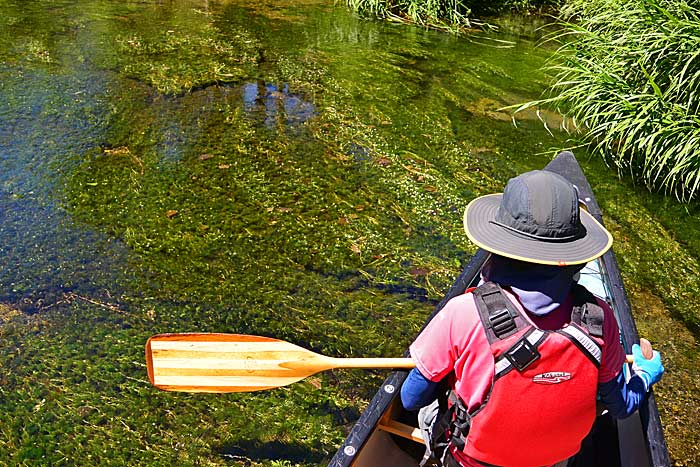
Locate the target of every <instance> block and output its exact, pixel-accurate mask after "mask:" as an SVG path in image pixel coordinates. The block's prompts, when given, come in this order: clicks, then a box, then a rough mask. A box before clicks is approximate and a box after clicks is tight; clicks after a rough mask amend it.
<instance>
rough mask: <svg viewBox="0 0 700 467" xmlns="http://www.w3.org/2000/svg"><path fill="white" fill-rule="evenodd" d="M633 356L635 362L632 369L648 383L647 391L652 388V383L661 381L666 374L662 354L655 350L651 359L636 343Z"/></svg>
mask: <svg viewBox="0 0 700 467" xmlns="http://www.w3.org/2000/svg"><path fill="white" fill-rule="evenodd" d="M632 356H633V357H634V364H633V365H632V370H634V372H635V373H636V374H638V375H639V376H640V377H641V378H642V380H644V383H645V385H646V388H647V391H648V390H649V388H651V385H652V384H656V383H658V382H659V380H660V379H661V377H662V376H663V374H664V365H663V364H662V363H661V354H660V353H659V352H657V351H656V350H654V352H653V355H652V357H651V358H650V359H648V358H646V357H644V354H643V353H642V348H641V347H640V346H639V344H634V345H633V346H632Z"/></svg>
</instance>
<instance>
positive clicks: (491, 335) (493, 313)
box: [472, 282, 529, 344]
mask: <svg viewBox="0 0 700 467" xmlns="http://www.w3.org/2000/svg"><path fill="white" fill-rule="evenodd" d="M472 294H473V295H474V303H475V304H476V308H477V310H478V311H479V316H480V318H481V322H482V323H483V325H484V331H486V338H487V339H488V341H489V344H493V343H494V342H496V341H498V340H501V339H505V338H507V337H508V336H511V335H513V334H515V333H516V332H518V331H519V330H520V329H523V328H525V327H528V326H529V324H528V323H527V322H526V321H525V319H524V318H523V317H522V316H521V315H520V312H519V311H518V309H517V308H516V307H515V305H513V304H512V303H511V301H510V300H508V297H506V296H505V294H504V293H503V290H502V289H501V287H500V286H499V285H498V284H495V283H493V282H486V283H485V284H482V285H480V286H479V287H477V288H476V289H474V291H473V292H472Z"/></svg>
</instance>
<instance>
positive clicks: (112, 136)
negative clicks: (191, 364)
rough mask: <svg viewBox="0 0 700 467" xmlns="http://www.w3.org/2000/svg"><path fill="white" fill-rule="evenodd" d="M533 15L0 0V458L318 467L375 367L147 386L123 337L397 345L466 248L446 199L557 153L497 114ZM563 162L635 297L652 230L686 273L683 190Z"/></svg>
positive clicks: (667, 295)
mask: <svg viewBox="0 0 700 467" xmlns="http://www.w3.org/2000/svg"><path fill="white" fill-rule="evenodd" d="M532 26H533V25H532V24H528V23H510V26H509V30H511V31H513V33H512V34H511V33H508V32H507V31H504V32H502V33H500V34H475V35H474V36H470V37H467V38H455V37H452V36H448V35H444V34H440V33H435V32H430V31H423V30H419V29H414V28H410V27H405V26H399V25H389V24H382V23H379V22H374V21H366V20H362V19H359V18H356V17H355V16H353V15H352V14H350V13H348V12H347V11H345V10H344V9H343V8H341V7H339V6H334V5H333V4H331V3H329V2H320V1H310V2H301V3H300V2H270V3H261V2H211V1H209V2H207V1H173V2H165V3H164V2H155V1H153V2H148V1H146V2H122V1H80V0H71V1H68V0H65V1H61V2H56V1H50V2H49V1H31V2H24V1H23V2H19V1H7V0H0V58H1V59H2V63H3V64H2V65H0V253H1V254H2V256H3V258H4V260H5V261H4V267H3V268H1V269H0V303H1V304H2V308H1V309H0V310H1V311H2V315H0V319H1V320H2V321H1V322H2V327H0V332H1V334H0V342H1V344H0V358H1V361H0V364H2V373H1V374H0V376H1V378H2V386H0V395H1V396H2V397H1V401H2V402H0V407H1V408H2V410H0V430H1V431H2V433H3V434H4V435H5V436H4V441H2V442H0V465H3V463H6V464H8V465H13V464H19V463H21V462H25V463H26V464H28V465H47V464H50V463H51V464H54V465H62V464H68V465H70V464H75V463H80V464H82V465H112V464H114V465H127V464H128V465H202V464H205V465H256V466H257V465H290V464H291V465H323V463H324V460H328V459H329V458H330V456H332V454H333V452H334V450H335V447H336V446H337V445H338V444H339V443H340V441H341V440H342V439H343V437H344V433H345V430H346V429H347V427H348V426H350V425H351V424H352V422H353V421H354V420H355V419H356V418H357V415H358V413H359V411H360V410H361V409H362V407H363V406H364V404H366V402H367V400H368V398H369V397H371V395H372V393H373V391H374V388H375V387H376V385H377V384H378V381H380V380H381V372H371V371H370V372H350V371H347V372H332V373H328V374H323V375H319V376H318V377H316V378H312V379H310V381H306V382H303V383H299V384H296V385H293V386H291V387H289V388H286V389H280V390H277V391H269V392H266V393H255V394H240V395H234V396H201V397H200V396H188V395H183V394H169V393H160V392H157V391H155V390H154V389H153V388H151V387H150V386H149V384H148V383H147V381H146V376H145V369H144V368H143V344H144V343H145V340H146V339H147V337H148V336H149V335H152V334H155V333H158V332H177V331H220V332H239V333H254V334H262V335H269V336H273V337H278V338H282V339H286V340H289V341H292V342H294V343H297V344H300V345H304V346H305V347H308V348H311V349H313V350H316V351H319V352H322V353H326V354H330V355H335V356H394V355H399V354H401V353H402V352H403V349H404V348H405V347H406V346H407V345H408V343H409V342H410V341H411V339H412V338H413V336H414V335H415V333H416V332H417V330H418V329H419V327H420V326H421V324H422V323H423V319H424V317H425V316H426V315H427V314H428V313H429V311H430V310H431V308H432V306H433V305H434V304H435V302H436V301H437V300H438V299H439V298H440V297H441V296H442V294H443V293H444V291H445V290H446V288H447V287H448V286H449V284H450V283H451V281H452V280H453V278H454V277H455V276H456V275H457V273H458V271H459V270H460V268H461V266H462V264H464V262H465V261H466V260H467V259H468V257H469V255H470V252H471V251H472V249H473V247H472V246H471V245H469V244H468V242H467V241H466V238H465V237H464V234H463V232H462V229H461V213H462V210H463V208H464V206H465V205H466V203H467V202H468V200H469V199H471V198H473V197H474V196H477V195H480V194H485V193H489V192H493V191H498V190H500V189H501V188H502V186H503V184H504V182H505V180H506V179H507V178H508V177H510V176H512V175H515V174H517V173H518V172H521V171H523V170H528V169H532V168H538V167H542V166H543V165H544V164H545V163H546V162H547V160H548V159H549V157H550V156H551V155H553V153H554V152H555V151H557V150H558V149H561V148H562V147H563V146H564V145H565V143H564V139H565V135H562V134H559V133H556V132H555V133H554V135H550V134H549V133H548V132H547V131H546V130H545V129H544V127H543V125H542V123H541V122H540V121H539V120H538V119H537V118H536V116H534V115H525V116H522V117H521V118H522V119H521V120H519V121H518V125H517V126H514V125H513V122H512V121H511V116H510V114H508V113H507V112H506V111H504V110H502V107H503V106H506V105H511V104H515V103H518V102H522V101H524V100H527V99H530V98H534V97H536V96H538V95H539V93H540V92H541V89H542V88H543V87H544V83H545V82H546V76H545V75H544V74H543V71H542V67H543V64H544V62H545V60H546V58H547V57H548V56H549V53H550V51H548V50H546V49H545V48H541V47H540V48H538V47H536V40H537V33H535V32H533V28H532ZM515 31H517V34H516V33H515ZM548 119H549V120H550V122H551V123H552V125H553V126H556V118H555V117H554V116H548ZM577 154H579V158H580V159H581V160H582V162H583V163H584V166H585V169H586V172H587V174H588V175H589V179H590V180H591V182H592V184H593V185H594V190H596V193H597V194H598V197H599V202H600V203H601V204H602V207H603V209H604V210H605V211H606V215H608V216H609V217H608V218H609V219H610V227H611V229H612V230H613V232H614V233H615V235H616V239H615V240H616V242H618V245H619V248H620V251H622V252H623V253H624V257H623V258H624V259H623V266H624V267H626V271H628V272H627V277H626V279H634V280H636V281H637V282H634V283H633V285H634V286H635V287H636V288H635V290H638V289H639V287H641V286H642V285H645V286H647V287H648V284H650V283H654V282H659V283H661V282H662V281H660V280H657V276H656V275H654V274H661V275H663V274H666V271H667V269H665V270H664V271H663V272H659V273H656V272H654V270H655V268H654V267H651V266H650V264H655V263H654V261H657V260H658V258H650V257H649V256H648V255H645V254H643V252H644V251H651V250H653V249H654V248H659V245H662V246H663V248H664V249H665V250H666V251H668V252H669V256H668V260H667V261H665V263H663V264H664V265H665V266H664V267H665V268H671V270H675V269H673V268H676V267H677V266H676V265H677V264H680V265H681V266H680V267H682V268H683V269H684V270H685V271H691V273H690V274H687V273H686V274H685V276H684V277H692V274H694V272H693V271H697V262H696V261H695V257H696V255H697V253H696V252H697V251H698V250H700V248H698V247H697V245H698V243H697V242H698V240H697V238H695V234H694V232H695V231H696V229H695V227H694V226H696V224H697V221H696V220H695V218H696V217H697V216H695V215H694V213H695V211H696V210H697V207H696V206H689V207H688V208H687V209H688V210H687V211H684V209H685V208H683V209H681V208H679V207H677V206H675V205H674V204H673V203H672V202H669V201H668V200H660V199H659V198H658V197H651V196H648V195H647V194H645V193H643V192H641V191H639V190H636V189H635V188H634V187H630V186H627V185H624V184H622V183H620V182H619V181H618V180H617V178H616V177H615V175H614V174H611V173H610V172H609V171H608V170H607V169H605V168H604V166H602V164H598V163H596V162H595V161H589V160H588V156H587V155H586V154H585V153H583V152H577ZM659 206H663V209H659ZM660 211H661V212H662V213H661V214H659V212H660ZM641 232H645V233H646V234H645V235H636V234H637V233H641ZM669 232H672V234H670V233H669ZM676 239H677V241H676ZM644 274H648V275H646V276H645V275H644ZM679 275H681V274H680V272H679ZM640 284H641V285H640ZM675 286H676V288H675V289H674V290H672V291H669V290H667V289H663V288H660V289H659V290H652V295H653V294H656V295H653V296H652V298H653V299H654V300H656V301H654V300H651V299H649V300H648V302H649V303H652V302H653V303H654V306H650V307H648V308H649V309H650V310H653V311H652V312H650V315H648V316H645V319H646V320H647V321H648V322H649V323H657V322H658V321H662V320H663V319H666V317H667V315H668V312H666V309H665V307H670V308H671V310H672V312H673V313H676V314H677V316H676V318H677V319H676V320H675V321H673V322H672V323H671V324H669V323H668V322H664V327H665V328H668V329H669V332H670V333H672V334H675V335H681V336H684V337H683V338H682V339H677V342H676V343H675V344H674V345H677V346H679V348H681V349H686V348H691V349H692V346H693V343H694V342H695V341H694V335H693V334H692V333H690V334H688V331H687V328H686V327H684V325H683V324H681V325H680V331H679V330H678V328H676V327H674V326H679V324H678V323H689V322H692V316H684V315H683V314H682V312H677V311H675V310H676V309H677V310H682V309H685V308H682V307H680V306H677V305H676V304H675V303H676V302H674V300H676V298H674V297H675V295H673V294H674V293H675V290H681V291H684V293H686V295H688V292H689V291H692V290H693V287H694V286H693V284H692V281H689V282H687V283H676V284H675ZM659 297H660V298H659ZM646 298H649V297H646V296H644V297H642V298H639V297H637V300H639V301H641V300H642V299H646ZM659 303H661V305H659ZM676 306H677V308H673V307H676ZM16 310H19V313H17V311H16ZM645 310H646V308H645ZM649 328H650V329H654V324H650V325H649ZM671 330H673V331H671ZM683 330H685V331H683ZM669 350H670V349H669ZM683 352H684V351H683ZM690 354H691V355H692V352H690ZM693 358H694V357H693ZM677 364H678V365H688V366H692V365H691V364H692V358H691V359H690V361H689V362H688V361H684V360H682V359H680V358H679V359H678V360H677ZM684 384H686V383H684ZM674 387H675V386H674ZM693 403H694V401H693V400H691V401H690V402H689V403H688V404H693ZM667 413H668V414H670V415H669V426H678V427H680V426H681V425H682V423H681V422H682V420H683V418H682V417H681V418H680V419H679V422H678V423H677V425H676V422H675V418H673V417H674V416H675V415H674V414H675V412H673V410H672V409H668V412H667ZM675 429H676V430H680V428H675ZM692 436H693V435H691V436H690V439H694V438H693V437H692ZM88 456H89V457H88ZM78 460H79V461H78ZM275 462H277V464H274V463H275ZM688 465H692V464H688Z"/></svg>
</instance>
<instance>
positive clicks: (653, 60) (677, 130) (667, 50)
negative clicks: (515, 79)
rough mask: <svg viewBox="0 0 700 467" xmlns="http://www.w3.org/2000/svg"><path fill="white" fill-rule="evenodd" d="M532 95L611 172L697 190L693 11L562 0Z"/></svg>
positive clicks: (647, 1) (698, 50) (658, 0)
mask: <svg viewBox="0 0 700 467" xmlns="http://www.w3.org/2000/svg"><path fill="white" fill-rule="evenodd" d="M560 25H561V26H562V29H560V30H559V31H558V32H556V33H553V34H552V35H550V36H549V39H551V40H554V41H556V42H558V44H559V48H558V51H557V53H556V54H555V56H554V60H553V61H552V62H551V64H550V69H551V70H552V72H553V74H554V77H555V78H554V81H553V84H552V85H551V87H550V88H549V90H548V92H547V94H545V96H544V97H543V98H542V99H539V100H536V101H531V102H528V103H526V104H523V105H522V106H520V107H519V108H518V109H517V110H516V111H519V110H524V109H525V108H529V107H533V106H544V107H549V108H553V109H554V110H557V111H559V112H561V113H563V114H565V115H567V116H569V117H571V118H572V121H573V122H574V125H575V127H576V128H577V129H579V130H583V133H582V135H583V139H584V143H586V144H590V145H591V146H592V147H593V148H595V150H596V151H597V152H599V153H600V154H602V155H603V156H604V157H605V158H606V160H608V161H609V162H611V163H613V164H614V165H615V166H616V167H617V168H618V170H619V171H620V172H621V173H630V174H632V176H633V177H634V178H635V179H637V180H641V181H642V182H643V183H644V184H645V185H646V186H647V187H648V188H650V189H654V190H661V191H665V192H667V193H673V194H674V195H676V196H677V197H678V198H679V199H681V200H684V201H688V200H690V199H693V198H695V197H696V196H697V195H698V192H699V189H700V118H699V117H698V110H699V108H700V61H699V60H698V56H699V55H700V12H699V10H698V2H687V1H683V0H681V1H678V0H593V1H591V0H570V1H569V2H568V3H567V5H566V7H564V8H563V9H562V11H561V15H560Z"/></svg>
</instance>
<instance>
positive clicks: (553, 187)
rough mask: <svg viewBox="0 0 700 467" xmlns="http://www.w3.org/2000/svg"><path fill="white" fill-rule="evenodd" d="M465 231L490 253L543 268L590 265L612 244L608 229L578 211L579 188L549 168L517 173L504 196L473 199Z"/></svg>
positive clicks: (467, 211)
mask: <svg viewBox="0 0 700 467" xmlns="http://www.w3.org/2000/svg"><path fill="white" fill-rule="evenodd" d="M464 230H465V231H466V233H467V236H468V237H469V240H471V241H472V242H473V243H474V244H476V245H477V246H479V247H481V248H483V249H485V250H487V251H490V252H492V253H495V254H498V255H501V256H506V257H508V258H513V259H517V260H521V261H526V262H530V263H539V264H552V265H559V266H565V265H569V264H582V263H587V262H588V261H591V260H593V259H595V258H597V257H599V256H601V255H602V254H603V253H605V252H606V251H607V250H608V249H609V248H610V246H611V245H612V236H611V235H610V233H609V232H608V231H607V230H605V227H603V226H602V225H600V223H598V221H596V220H595V219H594V218H593V217H592V216H591V215H590V214H589V213H588V212H586V211H585V210H582V209H580V208H579V199H578V191H577V190H576V188H575V187H574V186H573V185H572V184H571V183H569V181H568V180H566V179H565V178H564V177H562V176H561V175H558V174H555V173H554V172H549V171H547V170H533V171H532V172H526V173H524V174H522V175H518V176H517V177H514V178H511V179H510V180H509V181H508V184H507V185H506V187H505V189H504V190H503V193H498V194H493V195H487V196H482V197H479V198H476V199H475V200H473V201H472V202H471V203H469V205H468V206H467V209H466V210H465V211H464Z"/></svg>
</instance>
